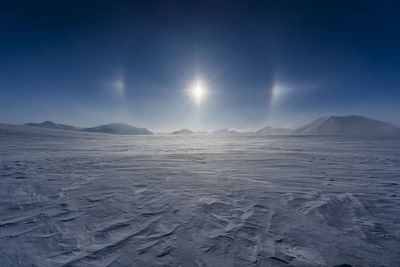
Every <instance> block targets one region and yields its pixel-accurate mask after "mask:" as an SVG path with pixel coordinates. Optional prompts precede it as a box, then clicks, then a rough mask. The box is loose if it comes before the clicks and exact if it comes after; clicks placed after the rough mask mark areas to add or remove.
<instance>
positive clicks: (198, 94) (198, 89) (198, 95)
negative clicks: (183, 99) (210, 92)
mask: <svg viewBox="0 0 400 267" xmlns="http://www.w3.org/2000/svg"><path fill="white" fill-rule="evenodd" d="M192 95H193V97H194V98H195V100H196V101H197V102H198V103H199V102H200V101H201V100H202V98H203V97H204V95H205V89H204V86H203V84H202V82H201V81H197V82H196V83H195V84H194V85H193V87H192Z"/></svg>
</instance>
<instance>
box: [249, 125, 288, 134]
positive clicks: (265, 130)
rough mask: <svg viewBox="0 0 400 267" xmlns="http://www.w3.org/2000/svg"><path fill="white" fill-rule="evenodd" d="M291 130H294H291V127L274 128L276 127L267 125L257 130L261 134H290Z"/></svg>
mask: <svg viewBox="0 0 400 267" xmlns="http://www.w3.org/2000/svg"><path fill="white" fill-rule="evenodd" d="M291 132H292V130H290V129H286V128H274V127H271V126H267V127H265V128H263V129H261V130H258V131H257V133H259V134H272V135H274V134H276V135H279V134H290V133H291Z"/></svg>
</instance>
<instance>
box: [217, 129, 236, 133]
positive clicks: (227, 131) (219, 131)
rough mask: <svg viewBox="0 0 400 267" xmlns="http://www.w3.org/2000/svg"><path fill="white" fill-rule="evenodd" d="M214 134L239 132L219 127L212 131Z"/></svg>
mask: <svg viewBox="0 0 400 267" xmlns="http://www.w3.org/2000/svg"><path fill="white" fill-rule="evenodd" d="M213 133H214V134H229V133H233V134H236V133H239V132H238V131H235V130H229V129H219V130H215V131H213Z"/></svg>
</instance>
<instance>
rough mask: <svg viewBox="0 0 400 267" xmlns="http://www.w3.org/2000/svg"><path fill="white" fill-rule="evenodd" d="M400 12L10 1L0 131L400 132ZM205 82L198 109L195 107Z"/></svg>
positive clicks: (364, 6)
mask: <svg viewBox="0 0 400 267" xmlns="http://www.w3.org/2000/svg"><path fill="white" fill-rule="evenodd" d="M399 10H400V6H399V5H398V4H396V1H241V2H238V1H104V2H102V1H39V0H38V1H33V0H32V1H3V2H2V4H1V6H0V34H1V37H0V38H1V39H0V62H1V64H0V121H1V122H8V123H24V122H28V121H43V120H53V121H57V122H61V123H67V124H74V125H78V126H93V125H97V124H100V123H109V122H125V123H129V124H132V125H137V126H143V127H148V128H150V129H152V130H174V129H178V128H183V127H187V128H192V129H215V128H225V127H227V128H238V129H256V128H260V127H264V126H265V125H267V124H270V125H275V126H289V127H290V126H291V127H293V126H296V125H299V124H301V123H303V122H305V121H307V120H310V119H314V118H316V117H319V116H324V115H329V114H336V115H345V114H358V115H366V116H370V117H373V118H378V119H384V120H386V121H389V122H392V123H395V124H398V125H400V118H399V116H398V114H400V101H399V100H400V88H399V85H400V16H399V13H400V11H399ZM197 79H200V80H202V81H203V82H204V84H206V85H207V95H206V97H205V98H204V99H203V101H202V103H201V104H200V105H197V104H196V103H194V101H193V99H192V98H191V96H190V95H189V94H188V92H187V91H188V89H189V87H190V84H191V83H193V82H194V81H196V80H197Z"/></svg>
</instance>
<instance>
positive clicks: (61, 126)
mask: <svg viewBox="0 0 400 267" xmlns="http://www.w3.org/2000/svg"><path fill="white" fill-rule="evenodd" d="M24 126H29V127H36V128H45V129H54V130H66V131H78V128H76V127H74V126H71V125H65V124H61V123H55V122H52V121H44V122H41V123H34V122H30V123H26V124H24Z"/></svg>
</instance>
